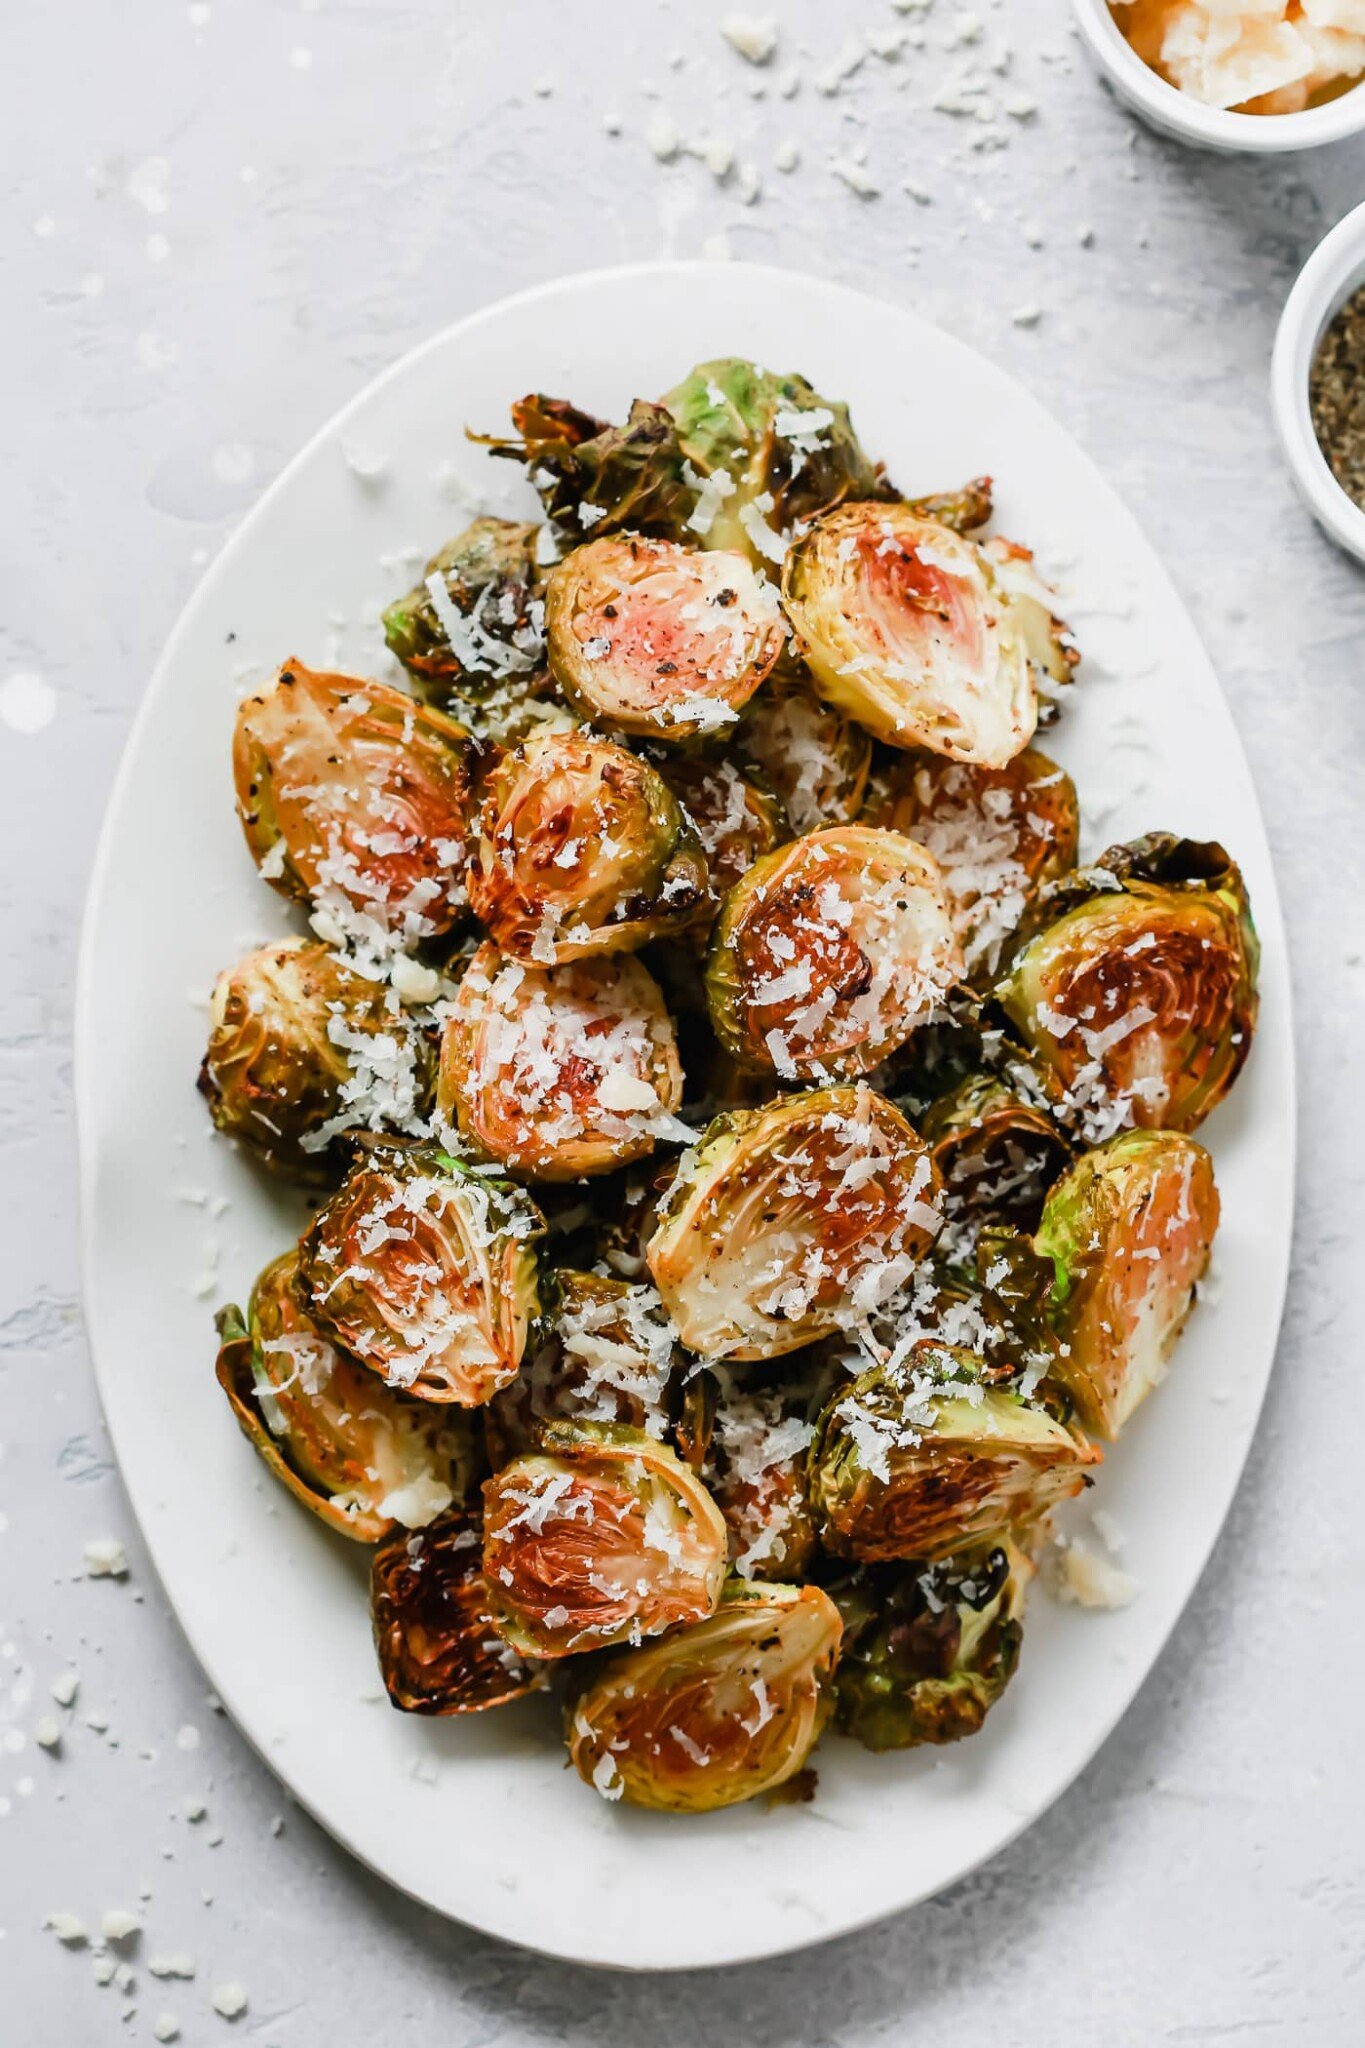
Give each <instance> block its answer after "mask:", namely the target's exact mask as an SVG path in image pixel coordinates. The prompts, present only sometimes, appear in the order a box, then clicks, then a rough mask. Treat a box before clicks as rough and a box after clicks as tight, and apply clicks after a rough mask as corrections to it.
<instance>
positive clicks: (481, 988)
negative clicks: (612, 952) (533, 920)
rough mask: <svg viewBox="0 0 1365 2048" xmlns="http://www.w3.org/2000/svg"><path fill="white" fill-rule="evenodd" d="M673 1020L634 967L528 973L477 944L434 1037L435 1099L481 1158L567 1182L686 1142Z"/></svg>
mask: <svg viewBox="0 0 1365 2048" xmlns="http://www.w3.org/2000/svg"><path fill="white" fill-rule="evenodd" d="M681 1100H682V1068H681V1066H680V1065H679V1063H678V1049H677V1040H676V1036H675V1033H674V1028H673V1020H672V1018H671V1017H670V1016H669V1013H668V1010H667V1008H666V1007H665V1004H664V999H663V996H662V994H661V993H660V991H659V987H658V984H657V983H656V982H655V981H654V979H653V977H652V976H651V975H650V974H649V973H647V972H646V970H645V968H643V967H642V966H641V964H640V962H639V961H638V960H633V959H630V958H629V957H624V956H621V955H617V956H615V957H607V958H600V959H590V960H570V961H568V962H566V963H565V965H564V966H562V967H532V966H529V965H526V964H524V963H522V962H521V961H518V960H509V959H506V958H505V957H504V956H503V955H502V954H501V953H499V952H498V950H497V948H496V946H492V945H488V944H485V945H482V946H480V948H479V950H478V952H477V953H476V954H475V955H474V957H473V959H472V960H471V961H470V963H469V965H468V967H467V968H466V969H465V973H464V978H463V980H462V981H461V983H460V987H459V993H458V995H457V996H456V998H455V1001H454V1003H453V1004H452V1006H451V1008H450V1010H449V1012H448V1015H447V1018H446V1024H445V1031H444V1035H443V1037H442V1040H441V1072H440V1082H439V1087H438V1094H437V1102H438V1108H439V1110H440V1112H441V1114H442V1115H443V1116H444V1117H446V1118H447V1119H449V1120H451V1121H453V1122H456V1123H458V1126H459V1131H460V1135H461V1137H462V1138H463V1139H464V1140H465V1142H466V1144H468V1145H469V1146H471V1147H472V1148H473V1149H474V1150H475V1151H477V1152H478V1153H479V1154H480V1155H481V1156H482V1157H484V1158H488V1159H497V1160H501V1161H502V1162H503V1163H504V1165H506V1166H507V1167H508V1168H509V1169H510V1170H511V1171H512V1172H514V1173H516V1174H519V1175H525V1176H526V1177H527V1178H528V1179H530V1180H544V1181H566V1180H579V1179H582V1178H583V1177H584V1176H585V1175H593V1174H601V1173H609V1172H610V1171H611V1169H612V1168H613V1167H616V1166H622V1165H626V1164H628V1163H629V1162H630V1161H631V1160H634V1159H640V1158H643V1157H644V1156H645V1155H646V1154H647V1153H649V1152H652V1151H653V1150H654V1148H655V1146H656V1145H657V1144H658V1142H659V1140H660V1138H674V1139H677V1138H688V1137H690V1136H691V1132H690V1130H689V1129H688V1127H687V1125H685V1124H681V1123H679V1122H678V1118H677V1109H678V1105H679V1103H680V1102H681Z"/></svg>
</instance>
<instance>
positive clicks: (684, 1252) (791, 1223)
mask: <svg viewBox="0 0 1365 2048" xmlns="http://www.w3.org/2000/svg"><path fill="white" fill-rule="evenodd" d="M938 1192H939V1182H938V1175H937V1173H936V1172H935V1170H934V1166H933V1163H932V1161H931V1160H930V1158H929V1154H928V1152H927V1150H926V1148H925V1147H924V1145H923V1144H922V1142H921V1141H920V1139H919V1138H918V1137H917V1136H916V1135H915V1133H914V1131H912V1130H911V1128H910V1126H909V1124H908V1123H907V1122H906V1121H905V1118H904V1117H903V1116H902V1115H901V1113H900V1111H899V1110H898V1109H895V1108H893V1106H892V1105H891V1103H889V1102H888V1101H887V1100H886V1099H885V1097H884V1096H881V1095H876V1094H874V1093H873V1091H872V1089H870V1088H867V1087H862V1086H856V1087H851V1088H819V1089H815V1090H813V1091H812V1092H810V1093H809V1094H805V1095H793V1096H788V1097H787V1098H786V1099H785V1100H783V1101H780V1102H774V1103H770V1104H769V1105H768V1107H767V1108H766V1109H755V1110H736V1111H734V1112H733V1113H732V1114H730V1115H728V1116H721V1117H717V1118H716V1120H715V1122H714V1123H713V1124H712V1125H711V1126H710V1127H709V1129H708V1130H707V1131H706V1133H705V1135H704V1137H703V1138H702V1140H701V1143H700V1144H699V1145H698V1146H697V1148H696V1150H695V1151H694V1152H687V1153H684V1155H683V1157H682V1159H681V1160H680V1162H679V1165H678V1170H677V1172H676V1173H675V1175H674V1177H673V1181H672V1183H671V1185H670V1186H669V1188H668V1189H667V1191H666V1193H665V1194H664V1197H663V1200H662V1202H661V1204H660V1207H659V1214H658V1221H657V1224H656V1226H655V1230H654V1234H653V1236H652V1237H651V1238H650V1240H649V1243H648V1245H647V1247H646V1251H645V1257H646V1260H647V1262H648V1265H649V1270H650V1272H651V1273H652V1274H653V1276H654V1284H655V1286H656V1287H657V1288H658V1290H659V1292H660V1294H661V1295H662V1296H663V1300H664V1306H665V1307H666V1308H667V1310H668V1312H669V1314H670V1316H671V1317H672V1318H673V1323H674V1326H675V1328H676V1329H677V1332H678V1335H679V1338H680V1339H681V1341H682V1342H683V1343H684V1344H685V1345H687V1347H688V1349H689V1350H692V1351H696V1352H699V1353H700V1354H701V1355H702V1356H703V1357H705V1358H776V1357H778V1356H780V1355H781V1354H782V1353H783V1352H787V1351H796V1350H799V1349H800V1348H801V1346H802V1345H804V1344H813V1343H814V1342H815V1340H816V1339H817V1338H818V1337H822V1336H824V1335H825V1334H826V1333H827V1332H828V1331H832V1330H838V1329H851V1328H856V1327H857V1326H858V1324H859V1323H860V1322H862V1321H864V1320H865V1319H866V1317H867V1316H868V1315H869V1314H871V1312H872V1311H873V1310H874V1309H875V1308H876V1307H877V1305H878V1304H879V1303H880V1302H883V1301H885V1300H887V1299H889V1297H890V1296H891V1295H892V1294H893V1293H894V1292H895V1290H896V1289H897V1288H898V1287H899V1286H900V1285H901V1284H902V1283H903V1282H904V1281H905V1279H906V1278H907V1277H908V1275H909V1274H910V1272H911V1271H912V1269H913V1267H914V1265H915V1262H916V1260H917V1259H919V1257H920V1256H921V1255H922V1253H923V1252H924V1251H925V1249H926V1248H927V1246H928V1245H929V1244H930V1242H931V1240H932V1238H933V1236H934V1233H935V1231H936V1230H937V1228H938V1224H939V1214H938V1209H937V1197H938Z"/></svg>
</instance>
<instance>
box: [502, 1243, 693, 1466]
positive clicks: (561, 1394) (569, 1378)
mask: <svg viewBox="0 0 1365 2048" xmlns="http://www.w3.org/2000/svg"><path fill="white" fill-rule="evenodd" d="M545 1293H546V1295H547V1297H548V1306H547V1309H546V1312H545V1315H544V1318H543V1322H542V1328H541V1330H540V1332H539V1341H538V1342H537V1343H536V1344H535V1345H534V1346H533V1347H532V1348H531V1349H530V1350H529V1351H528V1353H527V1356H526V1358H525V1360H524V1361H523V1363H522V1368H521V1371H520V1372H519V1373H518V1374H517V1376H516V1378H515V1379H514V1380H513V1381H512V1384H511V1385H510V1386H508V1387H504V1388H503V1390H502V1392H501V1393H500V1394H495V1395H494V1397H493V1399H492V1401H490V1403H489V1404H488V1407H487V1409H486V1410H485V1411H484V1420H485V1425H486V1429H487V1436H488V1448H489V1455H490V1457H491V1458H492V1461H493V1465H494V1467H495V1468H497V1467H499V1466H502V1465H505V1464H507V1463H508V1462H509V1461H510V1460H511V1459H512V1458H516V1457H520V1456H521V1455H522V1454H523V1453H524V1452H527V1451H532V1450H534V1449H536V1447H537V1445H538V1444H539V1441H540V1437H541V1433H542V1431H543V1429H544V1427H545V1425H546V1424H548V1423H552V1422H606V1423H622V1424H624V1425H625V1426H626V1427H627V1428H629V1429H640V1430H644V1431H645V1432H646V1433H647V1434H648V1435H650V1436H654V1437H659V1438H660V1439H662V1438H664V1437H666V1436H667V1434H668V1430H669V1423H670V1419H671V1416H670V1410H671V1408H672V1405H673V1403H672V1391H673V1388H672V1382H673V1379H674V1361H675V1359H676V1357H677V1356H678V1353H677V1346H676V1344H675V1341H674V1337H673V1327H672V1325H671V1323H670V1322H669V1320H668V1317H667V1316H666V1315H665V1314H664V1310H663V1303H662V1302H661V1301H660V1300H659V1297H658V1295H657V1294H656V1293H655V1292H654V1289H653V1288H652V1287H648V1286H639V1285H635V1284H632V1283H631V1282H629V1281H625V1280H615V1279H612V1278H610V1277H608V1276H607V1275H606V1274H602V1273H578V1272H574V1271H572V1270H570V1269H567V1268H564V1267H561V1268H560V1269H559V1270H558V1271H556V1272H555V1273H553V1274H552V1275H551V1276H550V1278H549V1281H548V1282H547V1285H546V1288H545ZM689 1462H690V1461H689Z"/></svg>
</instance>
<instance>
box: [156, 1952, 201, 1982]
mask: <svg viewBox="0 0 1365 2048" xmlns="http://www.w3.org/2000/svg"><path fill="white" fill-rule="evenodd" d="M197 1968H198V1964H197V1963H196V1962H195V1960H194V1957H193V1956H192V1955H189V1954H188V1953H187V1952H186V1951H185V1950H184V1949H178V1950H176V1951H174V1952H173V1953H172V1954H169V1955H160V1956H149V1957H148V1959H147V1974H148V1976H150V1977H193V1975H194V1974H195V1971H196V1970H197Z"/></svg>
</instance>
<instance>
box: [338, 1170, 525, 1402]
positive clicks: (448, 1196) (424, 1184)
mask: <svg viewBox="0 0 1365 2048" xmlns="http://www.w3.org/2000/svg"><path fill="white" fill-rule="evenodd" d="M543 1232H544V1223H543V1220H542V1218H541V1216H540V1214H539V1212H538V1211H537V1210H536V1209H535V1208H534V1207H533V1205H532V1204H531V1203H530V1202H529V1201H528V1200H527V1198H526V1197H525V1196H524V1195H523V1194H521V1193H520V1191H519V1190H517V1189H515V1188H513V1187H511V1186H509V1185H508V1184H506V1183H499V1182H498V1181H495V1180H492V1179H490V1178H489V1177H488V1176H487V1174H485V1173H480V1172H478V1171H476V1170H474V1169H473V1168H471V1167H470V1166H468V1165H467V1164H465V1163H463V1162H461V1161H459V1160H457V1159H454V1158H452V1157H451V1155H450V1154H449V1153H447V1152H443V1151H441V1150H440V1148H439V1147H438V1146H436V1145H430V1144H403V1143H400V1142H397V1141H391V1140H381V1139H369V1140H366V1141H364V1143H363V1144H362V1145H361V1146H360V1147H358V1157H357V1159H356V1163H355V1165H354V1166H353V1167H352V1168H351V1171H350V1172H349V1173H348V1174H347V1176H346V1179H345V1180H344V1181H343V1182H342V1184H341V1186H340V1188H338V1190H337V1192H336V1194H334V1195H333V1196H332V1198H331V1200H330V1201H329V1202H327V1203H326V1204H325V1206H324V1207H323V1208H322V1209H320V1210H319V1212H318V1214H317V1217H316V1218H315V1220H314V1222H313V1225H312V1227H311V1229H310V1230H308V1231H307V1232H306V1234H305V1236H304V1238H303V1240H302V1243H301V1245H300V1248H299V1254H300V1256H299V1276H300V1285H301V1289H302V1293H303V1299H304V1302H305V1306H306V1307H307V1309H308V1311H309V1313H310V1314H311V1315H312V1316H313V1318H314V1320H315V1321H316V1322H317V1323H318V1324H319V1326H320V1327H321V1328H322V1329H323V1330H324V1331H325V1333H326V1334H327V1335H328V1336H329V1337H332V1338H333V1339H335V1341H336V1342H337V1343H338V1344H340V1345H342V1346H344V1348H345V1349H346V1350H347V1351H349V1352H350V1353H352V1354H353V1356H354V1357H356V1358H357V1359H359V1360H360V1362H361V1364H362V1365H365V1366H368V1367H369V1368H370V1370H371V1371H372V1372H375V1373H378V1374H379V1375H380V1377H381V1378H382V1379H384V1380H386V1381H387V1382H388V1384H389V1385H390V1386H394V1387H401V1388H404V1389H406V1390H408V1391H409V1392H411V1393H413V1394H416V1395H418V1396H420V1397H421V1398H422V1399H423V1400H425V1401H437V1402H452V1401H453V1402H457V1403H458V1404H459V1405H460V1406H462V1407H466V1408H477V1407H479V1406H480V1405H481V1404H482V1403H483V1402H485V1401H487V1400H489V1399H491V1397H492V1396H493V1395H494V1394H495V1393H496V1392H497V1390H498V1388H499V1387H502V1386H505V1385H506V1384H507V1382H508V1381H509V1380H510V1379H511V1378H512V1376H513V1374H514V1373H515V1372H516V1370H517V1367H518V1366H519V1365H520V1363H521V1358H522V1353H523V1351H524V1350H525V1348H526V1338H527V1332H528V1329H529V1327H530V1324H531V1322H532V1320H533V1318H534V1317H535V1315H536V1312H537V1310H538V1307H539V1280H538V1267H537V1259H536V1241H537V1239H538V1238H539V1237H540V1236H542V1235H543Z"/></svg>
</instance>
